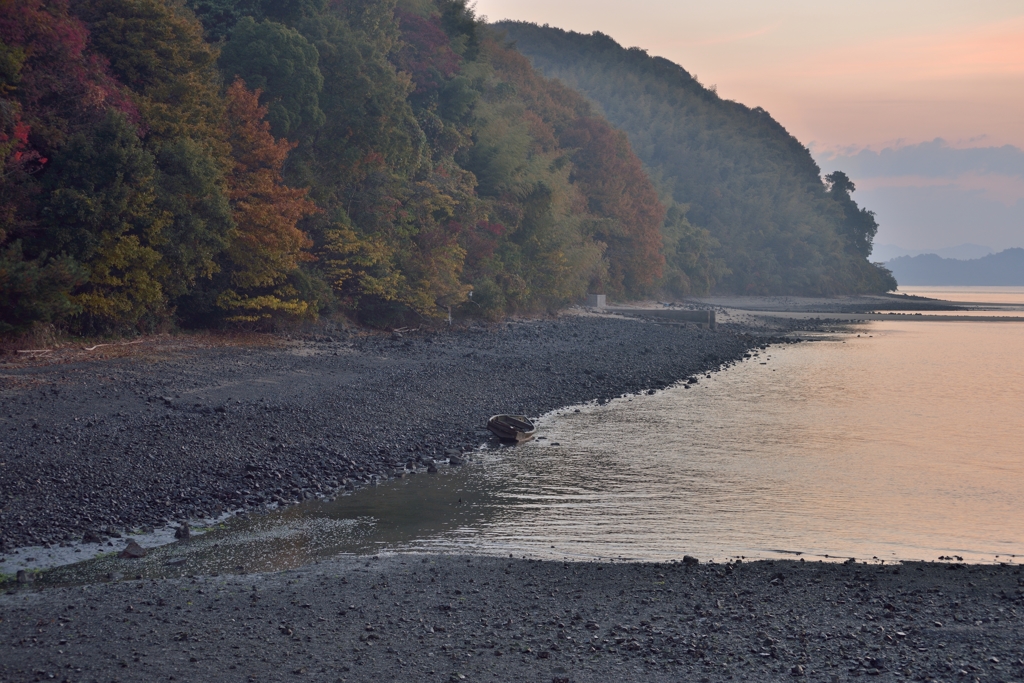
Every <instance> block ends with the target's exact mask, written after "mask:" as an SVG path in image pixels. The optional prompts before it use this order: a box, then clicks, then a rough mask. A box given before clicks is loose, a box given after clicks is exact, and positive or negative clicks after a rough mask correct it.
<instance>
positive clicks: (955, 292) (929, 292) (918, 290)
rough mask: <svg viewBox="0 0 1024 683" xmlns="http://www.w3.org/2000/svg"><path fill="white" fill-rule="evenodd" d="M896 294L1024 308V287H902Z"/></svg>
mask: <svg viewBox="0 0 1024 683" xmlns="http://www.w3.org/2000/svg"><path fill="white" fill-rule="evenodd" d="M896 293H897V294H909V295H911V296H923V297H927V298H929V299H943V300H945V301H955V302H959V303H986V304H991V305H993V306H1013V307H1024V287H962V286H952V285H950V286H929V287H926V286H920V287H900V288H899V289H898V290H896Z"/></svg>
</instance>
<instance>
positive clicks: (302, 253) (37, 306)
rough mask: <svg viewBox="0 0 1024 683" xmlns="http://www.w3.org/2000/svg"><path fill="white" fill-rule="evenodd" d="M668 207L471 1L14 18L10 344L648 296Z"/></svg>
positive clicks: (80, 2)
mask: <svg viewBox="0 0 1024 683" xmlns="http://www.w3.org/2000/svg"><path fill="white" fill-rule="evenodd" d="M671 213H672V212H671V211H667V210H666V207H665V205H664V204H663V203H662V202H661V201H660V200H659V197H658V193H657V191H656V189H655V186H654V184H653V183H652V181H651V179H650V178H649V177H648V175H647V173H646V172H645V171H644V169H643V166H642V164H641V162H640V160H639V159H638V157H637V156H636V155H635V154H634V152H633V150H632V148H631V146H630V143H629V141H628V139H627V137H626V135H625V134H624V133H622V132H620V131H617V130H615V129H614V128H613V127H612V126H611V125H610V124H609V123H608V122H607V121H606V120H605V118H604V117H602V116H601V115H600V114H598V113H597V112H596V111H595V109H594V108H593V106H592V105H591V104H590V103H589V102H588V101H587V100H586V99H584V98H583V97H582V96H581V95H579V94H577V93H575V92H574V91H572V90H571V89H569V88H568V87H566V86H564V85H562V84H561V83H559V82H557V81H554V80H550V79H546V78H544V77H542V76H541V75H540V74H539V73H538V72H537V71H535V70H534V68H533V67H532V66H531V64H530V63H529V61H528V60H527V59H526V58H525V57H523V56H522V55H521V54H519V53H518V52H517V51H516V50H514V49H513V48H511V47H510V46H508V45H507V44H505V42H504V41H503V40H502V39H501V38H500V37H499V36H498V35H497V34H496V33H495V32H494V31H493V30H491V29H490V28H488V27H487V26H485V25H483V24H482V23H481V22H480V21H479V20H478V19H477V18H476V17H475V16H474V14H473V12H472V11H471V9H470V8H468V7H467V6H466V4H465V2H464V0H401V1H400V2H397V3H396V2H394V1H393V0H334V1H331V2H328V0H187V1H186V2H184V3H183V2H179V1H177V0H46V1H45V2H44V0H0V332H17V331H21V330H25V329H27V328H30V327H31V326H32V325H34V324H39V323H53V324H57V325H61V326H63V327H65V328H67V329H69V330H71V331H74V332H80V333H100V332H112V331H113V332H122V333H123V332H129V331H147V330H152V329H158V328H161V327H167V326H173V325H183V326H191V327H210V326H223V325H230V324H243V325H249V326H256V327H259V326H263V327H267V326H274V325H278V324H280V323H282V322H285V321H295V320H303V319H306V320H310V319H315V318H316V317H317V316H321V315H325V314H345V315H348V316H351V317H354V318H358V319H359V320H362V321H364V322H367V323H370V324H376V325H388V324H395V323H398V322H403V321H412V320H430V319H436V318H440V317H444V316H448V315H450V314H451V313H452V312H453V311H454V312H456V313H458V312H462V313H465V314H471V315H483V316H489V317H500V316H502V315H505V314H508V313H511V312H518V311H535V310H544V309H548V308H556V307H559V306H562V305H564V304H566V303H568V302H571V301H573V300H575V299H578V298H579V297H581V296H582V295H583V294H584V293H585V292H586V291H587V290H588V289H600V290H602V291H606V292H607V293H608V294H611V295H613V296H620V297H637V296H646V295H650V294H651V293H652V292H654V291H656V290H657V288H659V287H661V286H663V285H664V283H665V281H666V276H667V273H668V270H667V269H666V267H665V264H666V257H665V249H664V246H665V242H664V235H663V227H664V226H665V225H666V216H667V215H669V214H671ZM669 218H671V219H672V220H675V223H674V224H673V225H676V226H679V225H683V223H682V222H681V221H680V220H679V219H678V217H675V218H673V217H672V216H671V215H669ZM684 232H685V230H684ZM683 239H689V240H690V241H691V242H693V243H694V245H695V246H694V248H695V249H699V248H700V244H699V242H700V236H699V235H698V237H697V238H696V239H695V238H694V237H693V233H692V231H690V232H689V233H686V234H685V235H684V236H683V237H681V238H680V241H679V242H678V244H676V245H675V247H676V250H677V252H679V250H680V249H681V250H682V251H681V252H679V253H676V252H673V254H672V257H671V258H672V259H675V261H678V260H680V259H684V260H685V259H687V258H691V259H693V258H696V259H699V256H695V255H694V254H692V253H691V252H690V251H687V249H689V247H687V246H686V245H685V244H683V241H682V240H683Z"/></svg>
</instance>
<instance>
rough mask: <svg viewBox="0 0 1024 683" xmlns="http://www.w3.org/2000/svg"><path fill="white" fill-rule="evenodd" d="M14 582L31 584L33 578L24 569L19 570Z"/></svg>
mask: <svg viewBox="0 0 1024 683" xmlns="http://www.w3.org/2000/svg"><path fill="white" fill-rule="evenodd" d="M16 580H17V582H18V583H32V581H33V580H34V577H33V576H32V575H31V574H30V573H28V572H27V571H25V570H24V569H19V570H18V574H17V578H16Z"/></svg>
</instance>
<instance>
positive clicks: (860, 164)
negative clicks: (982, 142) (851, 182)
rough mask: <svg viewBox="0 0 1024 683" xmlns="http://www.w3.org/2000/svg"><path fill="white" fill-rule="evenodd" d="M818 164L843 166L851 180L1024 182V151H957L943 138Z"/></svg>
mask: <svg viewBox="0 0 1024 683" xmlns="http://www.w3.org/2000/svg"><path fill="white" fill-rule="evenodd" d="M816 156H817V157H818V160H819V163H823V164H825V165H828V166H841V167H842V169H843V170H845V171H846V172H847V174H848V175H849V176H850V177H851V178H880V177H895V176H920V177H922V178H950V179H952V178H957V177H959V176H962V175H965V174H975V175H977V176H985V175H990V174H996V175H1003V176H1009V177H1014V178H1024V150H1022V149H1021V148H1019V147H1014V146H1013V145H1003V146H1002V147H968V148H957V147H953V146H952V145H950V144H949V143H947V142H946V141H945V140H943V139H942V138H936V139H934V140H932V141H931V142H922V143H920V144H917V145H906V146H902V145H898V146H895V147H886V148H885V149H883V150H881V151H878V152H876V151H873V150H870V149H860V150H855V149H851V148H847V149H841V150H832V151H826V150H822V151H820V152H817V154H816Z"/></svg>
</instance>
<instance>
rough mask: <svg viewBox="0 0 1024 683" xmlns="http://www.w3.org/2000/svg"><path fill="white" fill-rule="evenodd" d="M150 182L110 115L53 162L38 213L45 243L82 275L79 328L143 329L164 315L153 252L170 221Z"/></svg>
mask: <svg viewBox="0 0 1024 683" xmlns="http://www.w3.org/2000/svg"><path fill="white" fill-rule="evenodd" d="M155 176H156V167H155V163H154V159H153V157H152V155H151V154H149V152H147V151H146V150H145V149H144V148H143V146H142V144H141V142H140V141H139V138H138V135H137V134H136V132H135V130H134V128H132V127H131V126H130V125H129V124H128V123H127V121H125V119H124V116H123V115H121V114H119V113H116V112H110V113H108V115H107V117H106V118H105V119H104V120H103V121H102V122H100V123H99V124H98V125H97V126H96V128H95V129H94V130H91V131H83V132H80V133H76V134H75V135H74V136H72V137H71V139H70V140H69V141H68V144H67V145H66V146H65V147H64V149H63V150H61V152H60V153H59V154H58V155H56V156H55V157H54V159H53V168H52V169H51V171H50V173H49V174H48V175H47V178H46V185H47V190H48V192H47V198H46V202H45V204H44V206H43V208H42V211H41V213H42V215H43V216H44V221H45V225H46V229H47V231H46V244H47V246H48V247H49V248H50V249H51V250H52V251H53V252H54V253H58V254H61V255H62V257H63V258H65V259H67V258H70V259H73V260H74V261H75V262H77V263H80V264H82V266H84V268H85V271H86V272H87V273H88V278H87V280H86V281H85V282H84V283H83V284H82V285H81V286H80V287H77V288H75V289H74V290H73V293H72V296H71V297H70V300H71V303H72V304H73V305H74V306H75V307H76V308H78V309H79V310H80V311H81V317H80V320H79V323H78V324H79V326H80V327H82V328H84V329H89V330H103V329H110V328H122V329H123V328H139V327H148V326H151V325H153V324H154V323H156V322H158V321H159V320H161V319H162V318H163V316H165V315H166V313H167V311H166V300H165V297H164V293H163V289H162V286H161V280H162V279H164V278H165V276H166V273H165V270H166V265H165V264H164V263H163V262H162V260H161V256H160V252H159V251H158V248H159V247H160V246H161V245H163V243H164V242H165V241H166V237H165V235H164V229H165V228H166V227H167V225H168V223H169V216H168V215H167V214H165V213H163V212H162V211H161V210H160V209H159V208H158V206H157V201H156V194H157V193H156V189H155ZM64 263H66V264H68V265H66V266H65V269H66V270H67V271H68V272H71V266H70V261H64Z"/></svg>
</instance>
